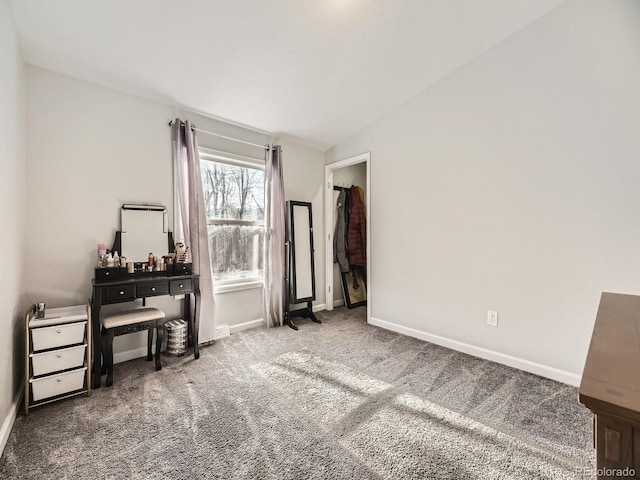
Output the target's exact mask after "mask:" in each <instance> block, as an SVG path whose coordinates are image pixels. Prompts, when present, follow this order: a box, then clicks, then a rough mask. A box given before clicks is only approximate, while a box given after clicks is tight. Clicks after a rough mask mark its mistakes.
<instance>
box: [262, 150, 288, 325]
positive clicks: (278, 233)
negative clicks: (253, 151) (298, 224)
mask: <svg viewBox="0 0 640 480" xmlns="http://www.w3.org/2000/svg"><path fill="white" fill-rule="evenodd" d="M265 155H266V158H265V167H264V171H265V175H264V177H265V180H264V181H265V248H264V255H265V259H264V321H265V323H266V325H267V327H277V326H282V325H283V323H284V305H285V300H286V286H285V218H286V210H285V202H284V181H283V178H282V149H281V148H280V145H274V146H273V147H271V148H269V149H267V151H266V154H265Z"/></svg>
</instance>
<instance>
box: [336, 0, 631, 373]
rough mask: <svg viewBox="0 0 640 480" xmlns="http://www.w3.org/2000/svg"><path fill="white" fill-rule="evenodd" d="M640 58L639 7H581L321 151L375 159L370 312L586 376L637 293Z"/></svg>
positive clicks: (567, 7)
mask: <svg viewBox="0 0 640 480" xmlns="http://www.w3.org/2000/svg"><path fill="white" fill-rule="evenodd" d="M639 51H640V2H637V1H635V0H615V1H613V0H612V1H607V2H602V1H597V0H571V1H569V2H567V3H566V4H564V5H563V6H561V7H560V8H558V9H557V10H555V11H553V12H552V13H550V14H548V15H547V16H545V17H543V18H542V19H540V20H538V21H537V22H535V23H534V24H532V25H530V26H528V27H527V28H525V29H524V30H522V31H520V32H519V33H518V34H516V35H514V36H513V37H511V38H510V39H508V40H506V41H505V42H503V43H501V44H500V45H498V46H496V47H495V48H493V49H491V50H489V51H488V52H486V53H485V54H484V55H482V56H481V57H479V58H477V59H476V60H474V61H473V62H471V63H469V64H467V65H466V66H465V67H463V68H461V69H460V70H458V71H457V72H455V73H454V74H452V75H450V76H449V77H447V78H445V79H444V80H442V81H440V82H439V83H438V84H436V85H435V86H433V87H432V88H430V89H428V90H426V91H425V92H423V93H422V94H420V95H419V96H417V97H415V98H414V99H412V100H410V101H409V102H407V103H405V104H404V105H402V106H400V107H399V108H397V109H396V110H395V111H393V112H391V113H390V114H388V115H386V116H385V117H383V118H382V119H380V120H379V121H377V122H375V123H374V124H372V125H371V126H369V127H368V128H366V129H364V130H363V131H361V132H360V133H358V134H357V135H355V136H353V137H351V138H350V139H348V140H346V141H344V142H343V143H341V144H340V145H338V146H337V147H335V148H334V149H332V150H331V151H329V152H328V153H327V162H328V163H331V162H334V161H337V160H340V159H343V158H346V157H349V156H352V155H355V154H359V153H362V152H364V151H371V161H372V165H371V168H372V170H371V181H372V184H371V188H372V199H371V202H372V205H371V212H372V218H371V228H372V240H371V243H372V246H371V249H372V255H371V258H372V272H371V274H372V275H373V278H372V282H373V288H374V291H373V292H372V298H373V317H374V318H377V319H379V320H384V321H387V322H391V323H392V324H395V326H396V327H397V326H400V327H402V328H404V329H405V330H406V331H410V332H413V333H414V334H422V333H425V332H426V333H430V334H435V335H440V336H442V337H445V338H448V339H453V340H457V341H459V342H464V343H466V344H470V345H472V346H476V347H482V348H485V349H489V350H492V351H495V352H499V353H501V354H505V355H510V356H513V357H517V358H519V359H524V360H528V361H531V362H536V363H539V364H542V365H545V366H549V367H553V368H556V369H560V370H562V371H564V372H569V373H572V374H580V373H581V372H582V368H583V366H584V360H585V356H586V352H587V349H588V345H589V340H590V336H591V330H592V326H593V323H594V319H595V314H596V310H597V305H598V302H599V297H600V293H601V292H602V291H613V292H623V293H631V294H639V293H640V161H639V160H640V158H639V157H640V153H639V152H640V134H639V132H640V93H639V92H640V90H639V89H638V85H640V55H638V52H639ZM488 309H491V310H497V311H498V312H499V322H500V323H499V327H498V328H497V329H496V328H492V327H489V326H487V325H486V323H485V316H486V311H487V310H488ZM394 328H395V327H394ZM407 329H413V330H407ZM546 373H549V372H546ZM574 378H577V375H574Z"/></svg>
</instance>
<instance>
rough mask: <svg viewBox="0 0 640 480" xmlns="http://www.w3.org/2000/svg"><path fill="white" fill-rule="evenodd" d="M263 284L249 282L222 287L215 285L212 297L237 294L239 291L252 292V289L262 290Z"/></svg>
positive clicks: (227, 284) (261, 282) (225, 284)
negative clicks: (222, 294) (231, 293)
mask: <svg viewBox="0 0 640 480" xmlns="http://www.w3.org/2000/svg"><path fill="white" fill-rule="evenodd" d="M263 286H264V282H263V281H262V280H253V281H250V282H238V283H223V284H222V285H215V286H214V288H213V293H214V295H218V294H221V293H230V292H239V291H241V290H252V289H254V288H262V287H263Z"/></svg>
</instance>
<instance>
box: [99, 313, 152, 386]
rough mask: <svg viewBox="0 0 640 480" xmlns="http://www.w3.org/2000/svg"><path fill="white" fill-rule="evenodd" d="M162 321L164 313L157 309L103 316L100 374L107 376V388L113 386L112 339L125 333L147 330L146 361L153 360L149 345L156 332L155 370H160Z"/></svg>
mask: <svg viewBox="0 0 640 480" xmlns="http://www.w3.org/2000/svg"><path fill="white" fill-rule="evenodd" d="M162 319H164V312H163V311H162V310H159V309H157V308H152V307H144V308H136V309H133V310H126V311H124V312H118V313H112V314H110V315H104V316H103V317H102V318H101V322H102V335H101V338H102V355H103V357H104V362H103V363H104V366H103V369H102V373H103V374H104V373H106V374H107V387H110V386H111V385H112V384H113V337H117V336H119V335H125V334H127V333H133V332H140V331H142V330H149V334H148V337H147V361H151V360H152V359H153V357H152V355H151V344H152V342H153V331H154V330H155V331H156V370H160V369H162V365H161V364H160V348H161V347H162V340H163V337H164V328H163V327H162V325H161V323H159V322H158V321H159V320H162Z"/></svg>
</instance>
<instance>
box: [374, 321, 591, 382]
mask: <svg viewBox="0 0 640 480" xmlns="http://www.w3.org/2000/svg"><path fill="white" fill-rule="evenodd" d="M369 323H370V324H371V325H375V326H377V327H380V328H384V329H386V330H391V331H394V332H397V333H401V334H403V335H407V336H409V337H414V338H418V339H420V340H424V341H427V342H430V343H435V344H436V345H440V346H442V347H446V348H450V349H451V350H456V351H458V352H463V353H467V354H469V355H473V356H474V357H479V358H484V359H485V360H491V361H493V362H496V363H501V364H503V365H507V366H509V367H513V368H517V369H519V370H524V371H525V372H529V373H534V374H536V375H540V376H541V377H546V378H550V379H551V380H556V381H558V382H562V383H566V384H568V385H572V386H574V387H578V386H580V380H581V379H582V377H581V376H580V375H578V374H575V373H571V372H567V371H564V370H560V369H558V368H554V367H549V366H547V365H542V364H540V363H536V362H531V361H529V360H525V359H523V358H518V357H513V356H511V355H507V354H504V353H500V352H496V351H493V350H489V349H486V348H482V347H477V346H475V345H471V344H469V343H464V342H460V341H458V340H452V339H450V338H446V337H441V336H440V335H434V334H431V333H427V332H423V331H421V330H416V329H414V328H410V327H405V326H402V325H398V324H396V323H391V322H386V321H384V320H380V319H378V318H373V317H371V320H370V321H369Z"/></svg>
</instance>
